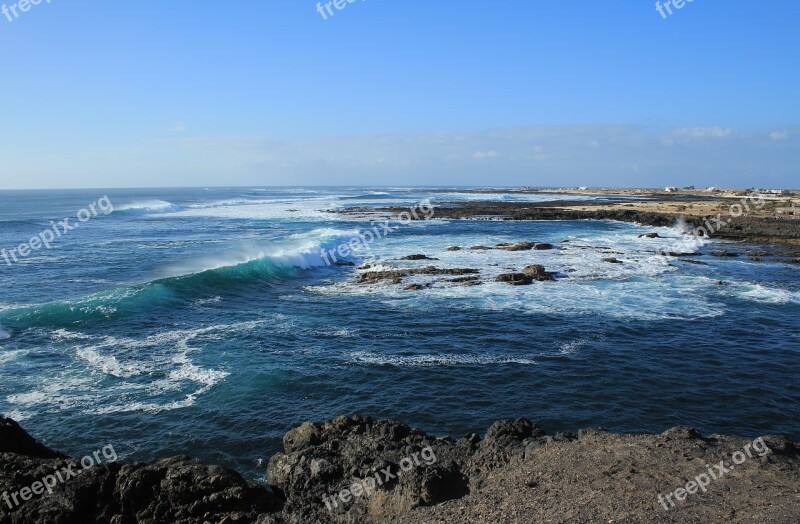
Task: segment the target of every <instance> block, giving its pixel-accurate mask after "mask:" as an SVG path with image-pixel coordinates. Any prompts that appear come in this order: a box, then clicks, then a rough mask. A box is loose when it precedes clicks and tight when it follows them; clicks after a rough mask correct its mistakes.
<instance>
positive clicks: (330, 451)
mask: <svg viewBox="0 0 800 524" xmlns="http://www.w3.org/2000/svg"><path fill="white" fill-rule="evenodd" d="M283 444H284V452H283V453H279V454H277V455H275V456H274V457H272V459H271V460H270V462H269V467H268V485H260V484H253V483H250V482H247V481H246V480H244V479H243V478H242V477H241V476H240V475H239V474H237V473H236V472H234V471H232V470H229V469H226V468H223V467H219V466H211V465H205V464H201V463H199V462H196V461H194V460H192V459H190V458H189V457H186V456H178V457H172V458H166V459H163V460H160V461H157V462H154V463H152V464H138V463H128V464H119V463H108V464H102V465H97V466H94V467H93V468H91V469H86V470H83V471H81V470H80V465H79V464H78V463H77V461H75V460H73V459H70V458H68V457H66V456H65V455H63V454H60V453H58V452H56V451H52V450H50V449H48V448H46V447H45V446H43V445H42V444H40V443H38V442H36V441H35V440H34V439H33V437H31V436H30V435H28V434H27V433H26V432H25V431H24V430H23V429H22V428H21V427H20V426H19V425H18V424H17V423H16V422H14V421H13V420H11V419H0V491H2V492H3V493H5V495H3V497H4V498H5V496H6V495H8V494H9V493H15V494H16V493H19V492H20V490H21V489H22V488H25V487H29V486H34V487H35V485H36V482H37V480H39V479H41V478H42V477H44V476H46V475H48V474H50V473H52V472H53V471H57V470H59V469H63V470H66V469H67V468H74V469H75V470H76V471H77V474H76V475H75V476H74V477H73V478H69V479H68V480H65V481H64V482H63V483H59V484H58V485H57V486H55V487H54V488H53V489H52V493H46V492H45V493H43V494H41V495H33V496H32V498H30V499H29V500H26V501H25V502H23V503H22V504H21V505H20V506H19V507H17V508H14V509H13V510H10V509H9V507H8V506H7V505H5V503H4V505H3V508H2V511H0V523H35V522H54V523H73V522H74V523H91V522H97V523H101V522H103V523H105V522H110V523H115V524H125V523H129V522H130V523H134V522H145V523H160V522H180V523H202V522H209V523H231V522H242V523H264V524H266V523H276V524H278V523H287V524H288V523H313V522H324V523H327V522H333V523H361V522H364V523H372V522H374V523H383V522H398V523H404V522H405V523H412V522H413V523H415V524H419V523H434V522H440V523H445V522H446V523H451V522H455V523H460V522H463V523H474V522H477V523H482V522H487V523H488V522H492V523H493V522H509V523H523V522H524V523H528V522H721V521H726V522H773V523H787V524H788V523H794V522H797V516H798V515H800V444H797V443H793V442H792V441H790V440H789V439H787V438H785V437H782V436H764V437H761V438H759V439H756V441H749V440H747V439H742V438H737V437H727V436H719V435H712V436H707V437H704V436H701V435H700V434H699V433H697V432H696V431H694V430H691V429H687V428H674V429H671V430H669V431H666V432H664V433H662V434H659V435H617V434H613V433H609V432H606V431H605V430H601V429H589V430H582V431H579V432H577V433H557V434H555V435H548V434H547V433H546V432H545V430H543V429H542V428H540V427H538V426H537V425H535V424H533V423H531V422H530V421H529V420H527V419H522V418H520V419H517V420H502V421H498V422H496V423H494V424H493V425H492V426H491V428H489V430H488V431H487V432H486V434H485V435H484V436H483V438H481V437H480V436H479V435H477V434H472V435H468V436H466V437H463V438H460V439H454V438H450V437H434V436H430V435H427V434H426V433H424V432H423V431H420V430H417V429H414V428H411V427H409V426H407V425H404V424H402V423H400V422H396V421H391V420H374V419H371V418H368V417H360V416H351V417H344V416H343V417H338V418H336V419H334V420H332V421H328V422H325V423H320V424H315V423H310V422H308V423H305V424H303V425H301V426H299V427H297V428H295V429H293V430H291V431H289V432H288V433H287V434H286V436H285V437H284V439H283ZM745 451H746V452H747V456H745V454H744V452H745ZM737 454H738V455H737ZM739 458H743V460H741V462H739V461H738V460H737V459H739ZM720 461H723V463H722V464H723V466H722V467H726V466H727V467H726V469H727V470H728V471H727V472H726V473H724V474H722V473H719V474H718V476H717V475H715V477H717V478H715V479H714V480H713V481H712V480H710V479H709V483H708V485H707V486H704V489H703V490H702V491H699V490H697V489H695V493H693V494H689V495H686V493H685V492H684V495H685V496H684V497H683V500H681V497H680V496H678V495H676V496H673V497H668V498H666V499H665V498H664V496H668V495H670V494H677V493H678V491H677V488H681V487H682V486H684V485H685V486H686V487H687V488H688V487H689V484H687V481H689V482H691V479H693V478H697V476H698V475H700V474H705V472H706V471H707V470H709V471H711V468H710V466H709V464H720ZM734 462H735V463H736V464H737V466H735V467H736V468H737V469H736V470H735V471H733V470H734V467H733V463H734ZM34 491H35V489H34ZM690 492H691V489H690ZM28 495H29V496H30V491H28ZM659 495H662V498H661V499H659V498H658V496H659ZM665 500H666V501H667V502H669V503H667V502H665ZM0 502H1V501H0Z"/></svg>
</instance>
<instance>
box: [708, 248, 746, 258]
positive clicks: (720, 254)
mask: <svg viewBox="0 0 800 524" xmlns="http://www.w3.org/2000/svg"><path fill="white" fill-rule="evenodd" d="M709 255H711V256H712V257H731V258H732V257H738V256H739V255H738V254H737V253H731V252H730V251H726V250H723V251H712V252H711V253H709Z"/></svg>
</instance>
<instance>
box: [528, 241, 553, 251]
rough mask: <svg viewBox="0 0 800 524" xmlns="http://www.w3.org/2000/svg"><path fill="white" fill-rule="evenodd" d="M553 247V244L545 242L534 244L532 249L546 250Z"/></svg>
mask: <svg viewBox="0 0 800 524" xmlns="http://www.w3.org/2000/svg"><path fill="white" fill-rule="evenodd" d="M554 248H555V246H553V244H547V243H541V244H536V245H535V246H533V249H534V250H535V251H547V250H550V249H554Z"/></svg>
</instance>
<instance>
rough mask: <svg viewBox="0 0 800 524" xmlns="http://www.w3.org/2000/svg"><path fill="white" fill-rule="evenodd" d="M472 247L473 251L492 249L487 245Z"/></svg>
mask: <svg viewBox="0 0 800 524" xmlns="http://www.w3.org/2000/svg"><path fill="white" fill-rule="evenodd" d="M470 249H471V250H472V251H490V250H491V249H492V248H490V247H487V246H472V247H471V248H470Z"/></svg>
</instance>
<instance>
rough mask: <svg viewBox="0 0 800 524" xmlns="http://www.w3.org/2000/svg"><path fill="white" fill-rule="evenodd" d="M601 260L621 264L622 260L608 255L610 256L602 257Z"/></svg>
mask: <svg viewBox="0 0 800 524" xmlns="http://www.w3.org/2000/svg"><path fill="white" fill-rule="evenodd" d="M603 262H608V263H609V264H622V261H621V260H617V259H616V258H614V257H610V258H604V259H603Z"/></svg>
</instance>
